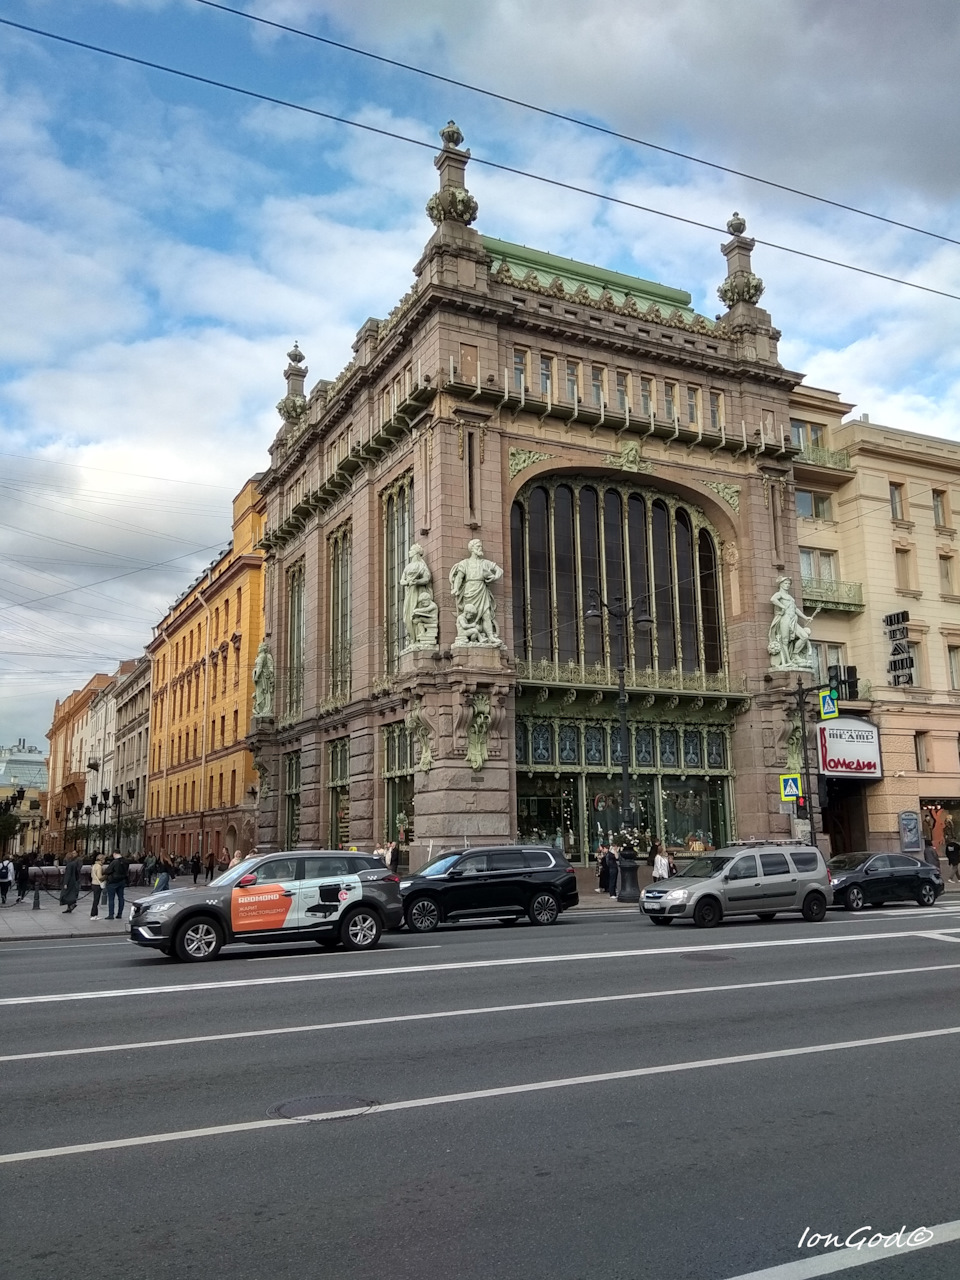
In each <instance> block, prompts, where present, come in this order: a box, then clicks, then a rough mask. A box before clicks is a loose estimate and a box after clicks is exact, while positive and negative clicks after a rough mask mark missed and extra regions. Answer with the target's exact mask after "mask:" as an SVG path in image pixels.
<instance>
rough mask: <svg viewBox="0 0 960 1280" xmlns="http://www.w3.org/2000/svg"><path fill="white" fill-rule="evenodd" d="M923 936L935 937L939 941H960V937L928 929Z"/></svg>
mask: <svg viewBox="0 0 960 1280" xmlns="http://www.w3.org/2000/svg"><path fill="white" fill-rule="evenodd" d="M923 936H924V937H925V938H935V939H936V941H937V942H960V938H954V937H952V936H951V935H950V934H949V933H945V932H940V933H928V932H927V930H924V933H923Z"/></svg>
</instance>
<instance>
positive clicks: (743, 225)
mask: <svg viewBox="0 0 960 1280" xmlns="http://www.w3.org/2000/svg"><path fill="white" fill-rule="evenodd" d="M746 229H747V220H746V218H741V217H740V215H739V213H737V211H736V210H734V211H733V217H732V218H730V219H729V221H728V222H727V230H728V231H729V232H730V234H731V235H732V236H742V235H743V233H744V232H745V231H746Z"/></svg>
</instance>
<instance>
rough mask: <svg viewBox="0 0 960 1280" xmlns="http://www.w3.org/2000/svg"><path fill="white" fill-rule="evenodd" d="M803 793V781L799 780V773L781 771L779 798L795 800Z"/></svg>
mask: <svg viewBox="0 0 960 1280" xmlns="http://www.w3.org/2000/svg"><path fill="white" fill-rule="evenodd" d="M802 795H803V783H802V782H801V781H800V775H799V773H781V775H780V799H781V800H796V799H798V797H800V796H802Z"/></svg>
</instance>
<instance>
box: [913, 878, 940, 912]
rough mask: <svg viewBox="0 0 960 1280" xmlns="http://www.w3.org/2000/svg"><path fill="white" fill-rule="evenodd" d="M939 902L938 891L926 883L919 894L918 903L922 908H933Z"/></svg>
mask: <svg viewBox="0 0 960 1280" xmlns="http://www.w3.org/2000/svg"><path fill="white" fill-rule="evenodd" d="M936 900H937V891H936V889H935V888H934V886H933V885H932V884H927V883H924V884H922V885H921V886H920V892H919V893H918V894H917V902H918V903H919V904H920V906H921V907H932V906H933V904H934V903H935V902H936Z"/></svg>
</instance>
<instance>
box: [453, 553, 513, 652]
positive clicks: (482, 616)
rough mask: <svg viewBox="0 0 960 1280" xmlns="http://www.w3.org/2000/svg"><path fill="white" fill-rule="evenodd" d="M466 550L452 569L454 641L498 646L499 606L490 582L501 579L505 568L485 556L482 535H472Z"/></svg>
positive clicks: (474, 644)
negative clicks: (454, 620)
mask: <svg viewBox="0 0 960 1280" xmlns="http://www.w3.org/2000/svg"><path fill="white" fill-rule="evenodd" d="M467 550H468V551H469V553H470V554H469V555H468V556H467V558H466V559H465V560H459V561H458V562H457V563H456V564H455V565H454V566H453V568H452V569H451V570H450V593H451V595H452V596H453V598H454V600H455V601H456V606H457V638H456V641H455V643H456V644H458V645H465V646H471V647H481V646H485V647H488V648H497V649H499V648H500V647H501V645H502V644H503V641H502V640H501V639H500V633H499V631H498V630H497V606H496V602H495V601H494V598H493V592H492V591H491V590H490V585H491V583H494V582H499V580H500V579H501V578H502V577H503V570H502V569H501V568H500V566H499V565H498V564H496V563H494V561H493V560H486V559H484V555H483V543H482V542H481V541H480V539H479V538H472V539H471V540H470V542H469V543H468V544H467Z"/></svg>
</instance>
